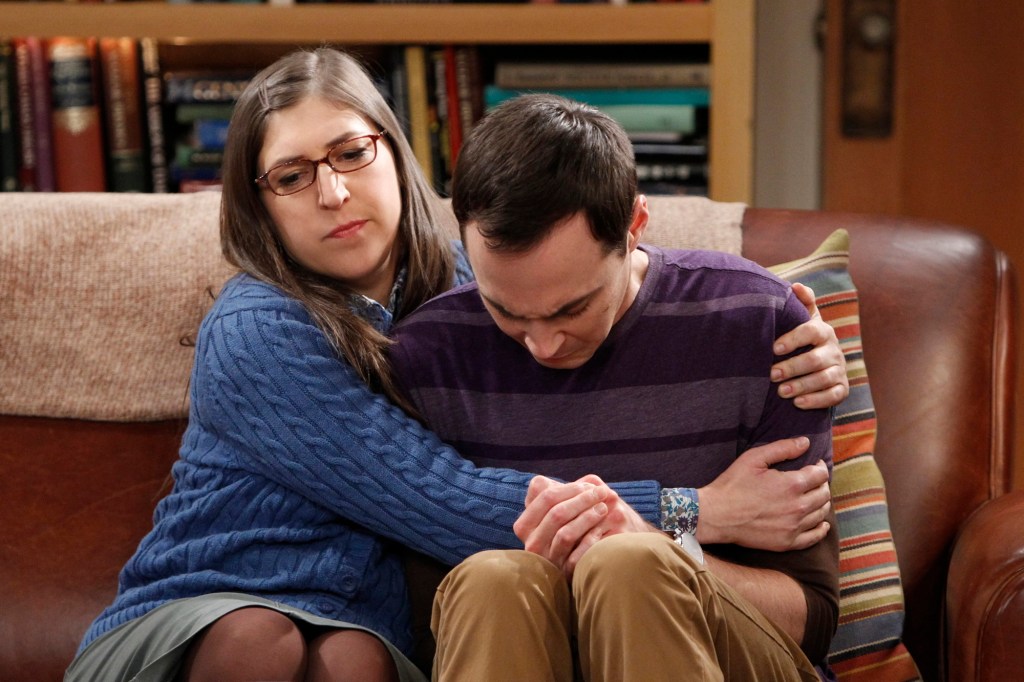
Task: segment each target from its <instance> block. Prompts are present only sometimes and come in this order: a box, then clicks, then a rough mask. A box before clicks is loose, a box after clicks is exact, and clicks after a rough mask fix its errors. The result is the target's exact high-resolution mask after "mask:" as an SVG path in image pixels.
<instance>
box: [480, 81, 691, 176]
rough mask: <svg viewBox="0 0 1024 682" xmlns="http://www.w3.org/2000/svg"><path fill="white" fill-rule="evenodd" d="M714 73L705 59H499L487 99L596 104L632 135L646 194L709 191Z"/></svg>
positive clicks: (494, 103)
mask: <svg viewBox="0 0 1024 682" xmlns="http://www.w3.org/2000/svg"><path fill="white" fill-rule="evenodd" d="M710 76H711V74H710V66H709V65H708V64H706V63H683V62H664V63H594V62H584V63H574V62H543V63H537V62H498V63H497V64H496V65H495V70H494V84H493V85H488V86H487V87H486V88H485V89H484V101H485V106H486V108H487V109H490V108H492V107H494V106H497V105H498V104H500V103H501V102H503V101H505V100H506V99H509V98H511V97H514V96H516V95H519V94H521V93H524V92H550V93H554V94H557V95H561V96H563V97H567V98H569V99H573V100H576V101H579V102H584V103H586V104H590V105H592V106H594V107H596V108H598V109H600V110H601V111H603V112H605V113H607V114H608V115H609V116H611V117H612V118H614V119H615V120H616V121H618V122H619V124H620V125H622V127H623V128H625V130H626V132H627V133H628V134H629V136H630V139H632V140H633V149H634V153H635V157H636V164H637V175H638V178H639V181H640V187H641V190H642V191H645V192H649V193H660V194H698V195H706V194H707V177H708V173H707V170H708V153H707V152H708V147H707V136H708V107H709V105H710V103H711V91H710V87H709V86H710Z"/></svg>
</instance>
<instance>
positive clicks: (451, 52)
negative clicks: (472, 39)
mask: <svg viewBox="0 0 1024 682" xmlns="http://www.w3.org/2000/svg"><path fill="white" fill-rule="evenodd" d="M444 75H445V95H446V96H447V98H448V107H447V111H448V144H449V153H448V156H449V163H450V169H449V170H454V168H455V160H456V159H457V158H458V157H459V149H461V148H462V113H461V108H462V107H461V105H460V104H459V69H458V57H457V55H456V51H455V46H454V45H446V46H445V48H444Z"/></svg>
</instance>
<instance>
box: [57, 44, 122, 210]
mask: <svg viewBox="0 0 1024 682" xmlns="http://www.w3.org/2000/svg"><path fill="white" fill-rule="evenodd" d="M47 57H48V60H49V64H50V88H51V97H52V110H51V119H52V122H53V144H54V149H55V150H59V152H60V153H59V154H55V155H54V156H55V158H54V171H55V176H56V182H57V191H59V192H103V191H106V189H107V185H106V180H105V169H104V153H103V150H104V146H103V125H102V123H101V121H100V107H99V104H98V97H97V87H96V73H97V71H96V62H97V58H98V52H97V44H96V39H95V38H71V37H56V38H51V39H50V41H49V43H48V45H47Z"/></svg>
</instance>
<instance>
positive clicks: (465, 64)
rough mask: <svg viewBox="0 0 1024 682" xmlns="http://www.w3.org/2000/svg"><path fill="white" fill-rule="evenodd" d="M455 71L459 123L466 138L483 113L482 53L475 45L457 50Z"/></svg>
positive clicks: (463, 137)
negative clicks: (480, 53)
mask: <svg viewBox="0 0 1024 682" xmlns="http://www.w3.org/2000/svg"><path fill="white" fill-rule="evenodd" d="M455 71H456V83H457V87H458V99H459V123H460V126H461V128H462V139H463V140H465V139H466V138H467V137H468V136H469V134H470V132H472V130H473V126H474V125H476V122H477V121H479V120H480V117H481V116H482V115H483V108H484V107H483V89H482V87H481V84H480V55H479V53H478V52H477V49H476V48H475V47H471V46H460V47H458V48H456V50H455Z"/></svg>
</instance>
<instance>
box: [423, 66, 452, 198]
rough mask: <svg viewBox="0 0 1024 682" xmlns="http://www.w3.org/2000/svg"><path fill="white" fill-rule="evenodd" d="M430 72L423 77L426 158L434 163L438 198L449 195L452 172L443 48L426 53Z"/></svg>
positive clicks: (446, 68)
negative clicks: (427, 125)
mask: <svg viewBox="0 0 1024 682" xmlns="http://www.w3.org/2000/svg"><path fill="white" fill-rule="evenodd" d="M429 57H430V72H429V73H428V74H427V87H428V94H429V99H428V101H427V112H428V116H429V121H430V158H431V161H432V162H433V164H434V169H433V175H434V189H435V190H437V192H438V193H439V194H441V195H442V196H447V195H448V194H450V190H451V188H450V186H449V185H450V182H449V181H450V180H451V175H452V173H451V170H452V148H451V129H450V127H449V118H450V116H449V112H448V76H447V70H448V66H447V60H446V58H445V54H444V49H443V48H437V49H432V50H430V54H429Z"/></svg>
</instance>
